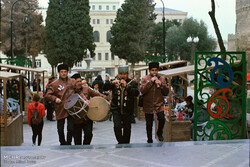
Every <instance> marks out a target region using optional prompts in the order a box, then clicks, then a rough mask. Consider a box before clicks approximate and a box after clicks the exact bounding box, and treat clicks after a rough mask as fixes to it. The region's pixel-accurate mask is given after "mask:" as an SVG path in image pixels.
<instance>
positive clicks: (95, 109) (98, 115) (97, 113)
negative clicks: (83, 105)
mask: <svg viewBox="0 0 250 167" xmlns="http://www.w3.org/2000/svg"><path fill="white" fill-rule="evenodd" d="M108 112H109V102H108V101H107V100H105V99H104V98H102V97H100V96H96V97H93V98H91V99H90V104H89V111H88V113H87V116H88V117H89V119H91V120H92V121H102V120H103V119H104V118H106V116H107V115H108Z"/></svg>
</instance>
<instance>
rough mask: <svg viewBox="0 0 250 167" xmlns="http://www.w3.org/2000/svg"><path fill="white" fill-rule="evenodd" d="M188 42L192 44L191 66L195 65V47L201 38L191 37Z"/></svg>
mask: <svg viewBox="0 0 250 167" xmlns="http://www.w3.org/2000/svg"><path fill="white" fill-rule="evenodd" d="M187 42H188V43H190V44H191V61H190V62H191V64H194V48H195V45H196V44H197V43H198V42H199V37H194V36H189V37H188V38H187Z"/></svg>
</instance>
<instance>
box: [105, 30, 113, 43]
mask: <svg viewBox="0 0 250 167" xmlns="http://www.w3.org/2000/svg"><path fill="white" fill-rule="evenodd" d="M106 35H107V38H106V39H107V42H109V40H110V38H111V36H112V35H111V32H110V31H107V33H106Z"/></svg>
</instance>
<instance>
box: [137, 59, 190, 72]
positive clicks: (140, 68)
mask: <svg viewBox="0 0 250 167" xmlns="http://www.w3.org/2000/svg"><path fill="white" fill-rule="evenodd" d="M185 63H187V61H185V60H181V61H171V62H167V63H160V65H159V66H160V67H168V66H171V65H178V64H185ZM143 70H148V66H143V67H138V68H134V69H133V71H143Z"/></svg>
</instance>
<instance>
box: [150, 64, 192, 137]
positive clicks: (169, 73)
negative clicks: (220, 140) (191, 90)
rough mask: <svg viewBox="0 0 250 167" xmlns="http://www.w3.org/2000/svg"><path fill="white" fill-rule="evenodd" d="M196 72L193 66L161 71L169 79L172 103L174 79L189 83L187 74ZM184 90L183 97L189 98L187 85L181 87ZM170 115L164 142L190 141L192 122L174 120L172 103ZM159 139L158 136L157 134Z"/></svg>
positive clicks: (169, 104) (170, 104)
mask: <svg viewBox="0 0 250 167" xmlns="http://www.w3.org/2000/svg"><path fill="white" fill-rule="evenodd" d="M193 72H194V65H191V66H184V67H179V68H175V69H170V70H164V71H159V73H158V74H159V75H161V76H164V77H166V78H167V79H168V87H169V95H168V101H169V102H171V101H172V90H171V89H172V88H171V87H172V84H171V83H172V82H171V81H172V78H173V77H175V76H180V77H181V78H182V79H184V80H185V81H186V82H185V83H187V82H188V79H187V74H188V73H193ZM180 86H181V87H182V88H183V91H184V93H183V95H184V96H183V97H185V96H187V86H188V85H187V84H185V85H180ZM167 108H168V115H169V117H168V118H166V122H165V126H164V129H163V137H164V141H166V142H171V141H189V140H190V139H191V121H190V120H182V121H178V120H176V119H175V118H174V117H173V118H172V117H171V116H172V115H173V114H174V112H173V111H172V108H173V106H172V103H168V107H167ZM172 119H173V120H172ZM155 122H156V125H155V128H156V129H157V128H158V126H157V124H158V123H157V118H155ZM156 138H157V134H156Z"/></svg>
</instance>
